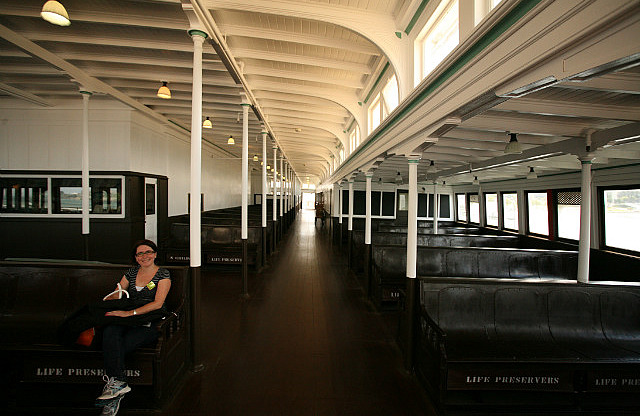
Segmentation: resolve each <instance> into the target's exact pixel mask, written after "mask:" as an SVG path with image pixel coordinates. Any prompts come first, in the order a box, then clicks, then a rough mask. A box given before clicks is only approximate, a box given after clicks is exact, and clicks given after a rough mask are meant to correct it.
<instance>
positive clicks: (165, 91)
mask: <svg viewBox="0 0 640 416" xmlns="http://www.w3.org/2000/svg"><path fill="white" fill-rule="evenodd" d="M157 95H158V97H160V98H164V99H165V100H168V99H169V98H171V90H170V89H169V87H167V81H162V87H160V88H158V94H157Z"/></svg>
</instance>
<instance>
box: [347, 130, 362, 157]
mask: <svg viewBox="0 0 640 416" xmlns="http://www.w3.org/2000/svg"><path fill="white" fill-rule="evenodd" d="M359 145H360V129H359V128H358V127H356V128H354V129H353V130H351V133H349V146H351V147H350V148H349V152H350V153H352V152H353V151H354V150H356V147H358V146H359Z"/></svg>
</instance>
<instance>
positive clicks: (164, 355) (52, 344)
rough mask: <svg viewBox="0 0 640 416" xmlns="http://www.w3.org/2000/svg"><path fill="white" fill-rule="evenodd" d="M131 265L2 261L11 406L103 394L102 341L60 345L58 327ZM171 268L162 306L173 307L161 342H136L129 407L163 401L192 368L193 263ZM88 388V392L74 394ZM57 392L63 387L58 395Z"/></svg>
mask: <svg viewBox="0 0 640 416" xmlns="http://www.w3.org/2000/svg"><path fill="white" fill-rule="evenodd" d="M128 267H130V266H127V265H100V264H81V263H79V262H73V263H69V264H64V263H62V262H56V263H42V262H33V263H14V262H0V333H1V334H2V336H1V337H0V355H1V358H0V363H1V364H0V366H1V367H0V368H1V373H2V376H1V377H2V378H3V383H2V384H3V386H4V387H5V388H7V389H9V390H11V391H15V394H16V397H17V399H16V403H14V404H13V405H15V406H17V407H28V406H32V405H36V404H37V403H38V402H40V401H43V402H46V403H40V404H43V405H46V406H54V404H55V403H57V405H60V406H68V405H81V403H84V404H85V405H86V404H87V403H89V405H92V404H93V399H94V397H91V394H94V393H95V394H99V392H100V390H101V385H102V384H104V381H103V380H102V373H103V362H102V352H101V351H100V348H101V345H92V347H89V348H87V347H82V346H77V347H68V346H62V345H59V344H58V343H57V334H56V332H57V328H58V327H59V325H60V324H61V323H62V322H63V321H64V319H65V318H67V317H68V316H69V315H70V314H72V313H73V312H74V311H76V310H77V309H79V308H81V307H82V306H83V305H85V304H87V303H90V302H95V301H99V300H101V299H102V297H103V296H104V295H106V294H107V293H109V292H111V291H112V290H113V288H114V287H115V284H116V283H117V282H119V281H120V278H121V277H122V276H123V275H124V272H125V271H126V270H127V268H128ZM167 269H169V271H170V272H171V280H172V284H171V290H170V291H169V294H168V296H167V299H166V302H165V305H166V307H167V309H168V310H169V311H170V312H171V313H170V315H169V316H168V317H167V318H166V319H164V320H163V321H161V322H160V323H159V325H158V330H159V331H160V338H159V340H158V342H157V344H156V345H154V346H151V347H144V348H139V349H138V350H136V352H134V353H133V354H132V356H131V357H130V359H129V361H128V363H127V369H128V378H129V382H130V384H131V386H132V394H131V399H128V401H129V402H130V404H129V406H132V407H143V408H145V407H154V406H157V405H159V404H161V403H162V402H163V401H164V400H165V399H166V398H167V397H168V396H169V395H170V394H171V393H172V392H173V391H175V388H176V386H177V384H178V383H179V382H180V381H181V379H182V377H183V375H184V374H185V371H186V370H187V366H188V362H189V355H188V351H189V348H188V345H189V342H188V322H187V319H186V318H187V316H188V313H187V310H188V289H187V288H188V283H189V269H188V268H187V267H175V266H174V267H167ZM94 344H99V342H94ZM83 388H88V392H87V393H86V394H88V395H89V396H88V397H85V395H84V394H80V393H78V394H76V393H73V394H69V393H70V392H75V391H76V390H78V391H81V390H82V389H83ZM56 390H61V391H63V392H64V391H65V390H66V393H64V394H61V395H55V394H53V392H55V391H56ZM78 396H80V397H78ZM56 400H60V402H59V403H58V402H56ZM0 413H2V412H0Z"/></svg>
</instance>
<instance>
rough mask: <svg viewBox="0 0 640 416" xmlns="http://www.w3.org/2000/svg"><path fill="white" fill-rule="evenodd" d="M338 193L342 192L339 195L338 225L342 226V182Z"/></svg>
mask: <svg viewBox="0 0 640 416" xmlns="http://www.w3.org/2000/svg"><path fill="white" fill-rule="evenodd" d="M338 192H340V193H339V194H338V224H342V200H343V195H342V182H340V184H339V185H338Z"/></svg>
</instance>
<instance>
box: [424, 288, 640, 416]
mask: <svg viewBox="0 0 640 416" xmlns="http://www.w3.org/2000/svg"><path fill="white" fill-rule="evenodd" d="M420 288H421V289H420V294H421V304H422V312H421V315H420V317H419V320H418V322H419V323H418V325H417V326H418V332H419V335H418V337H417V345H416V351H415V369H416V374H417V375H418V378H419V379H420V381H421V382H422V383H423V384H424V385H425V387H426V388H427V390H429V391H430V392H431V393H432V394H433V396H435V397H437V398H438V399H439V402H440V403H441V404H447V403H448V404H452V403H454V402H455V401H456V400H461V401H464V400H469V398H471V400H477V402H478V403H479V402H481V401H482V400H485V399H486V400H494V401H495V400H497V403H502V404H508V405H512V404H513V399H512V396H511V393H522V394H520V395H518V396H517V397H518V400H522V401H523V403H527V402H528V403H529V405H536V404H548V403H549V402H555V403H558V402H562V401H563V400H565V401H566V402H567V403H565V404H574V405H576V404H577V405H578V406H581V407H582V408H584V406H585V405H586V403H587V402H588V401H589V400H591V401H590V403H591V405H595V402H597V401H598V400H605V398H609V399H612V400H613V402H614V403H618V404H620V405H629V404H630V403H631V404H633V405H634V406H636V407H635V409H636V410H637V409H638V407H637V406H638V404H640V400H639V398H640V286H638V285H637V284H631V285H622V284H615V283H610V282H609V283H608V282H603V283H601V284H578V283H576V282H574V281H554V282H551V281H535V280H526V281H525V280H522V281H505V280H504V279H446V278H431V277H429V278H421V279H420ZM496 392H502V393H503V394H495V393H496ZM507 392H509V394H507ZM483 393H485V394H484V395H483ZM576 395H577V396H576ZM513 397H516V396H513ZM463 398H464V399H463ZM474 398H475V399H474ZM603 403H604V402H603ZM607 403H611V400H609V401H607ZM609 410H611V412H612V413H615V411H614V410H613V409H609Z"/></svg>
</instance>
